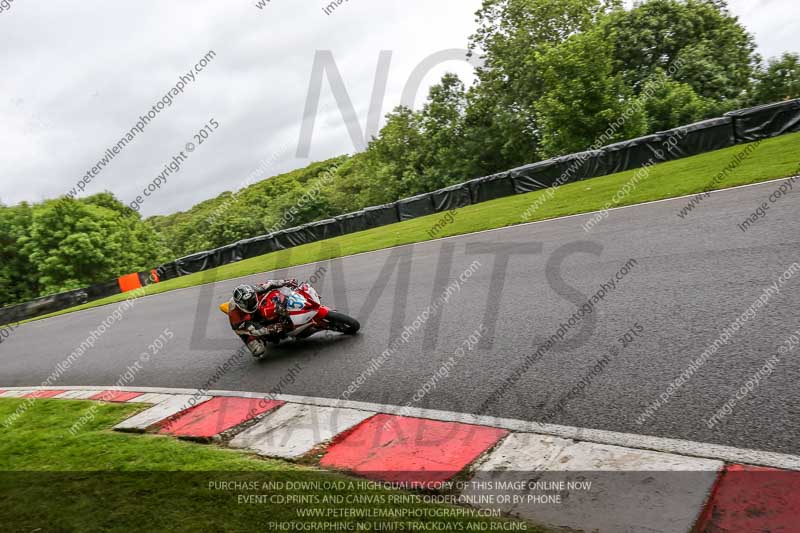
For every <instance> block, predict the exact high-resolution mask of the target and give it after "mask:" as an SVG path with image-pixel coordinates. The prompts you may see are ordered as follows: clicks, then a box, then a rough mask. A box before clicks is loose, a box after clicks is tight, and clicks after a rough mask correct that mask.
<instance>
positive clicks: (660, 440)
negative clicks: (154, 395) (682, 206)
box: [0, 386, 800, 471]
mask: <svg viewBox="0 0 800 533" xmlns="http://www.w3.org/2000/svg"><path fill="white" fill-rule="evenodd" d="M0 389H3V390H8V391H12V392H13V391H14V390H25V391H27V392H31V391H32V390H40V389H44V390H48V389H47V388H46V387H27V388H22V387H0ZM59 389H61V390H90V389H95V390H100V391H102V390H107V389H108V386H106V387H87V386H81V387H69V386H65V387H59ZM121 390H124V391H128V392H158V393H163V394H182V395H190V396H191V395H196V394H199V391H197V390H196V389H169V388H163V387H125V388H123V389H121ZM203 393H204V394H207V395H209V396H236V397H241V398H266V399H269V400H279V401H284V402H287V403H299V404H306V405H318V406H323V407H337V408H346V409H355V410H357V411H372V412H376V413H387V414H394V415H403V416H410V417H416V418H427V419H429V420H441V421H443V422H461V423H464V424H474V425H477V426H488V427H496V428H501V429H507V430H509V431H514V432H519V433H537V434H540V435H551V436H555V437H562V438H566V439H573V440H578V441H586V442H595V443H597V444H610V445H613V446H624V447H628V448H637V449H642V450H652V451H657V452H665V453H676V454H679V455H687V456H691V457H699V458H705V459H717V460H720V461H726V462H729V463H742V464H748V465H755V466H769V467H772V468H782V469H785V470H798V471H800V456H797V455H789V454H783V453H777V452H768V451H762V450H751V449H746V448H735V447H732V446H724V445H720V444H711V443H703V442H694V441H688V440H680V439H669V438H665V437H655V436H649V435H637V434H633V433H620V432H615V431H606V430H601V429H587V428H578V427H572V426H557V425H553V424H540V423H539V422H529V421H526V420H517V419H513V418H496V417H492V416H486V415H474V414H469V413H454V412H452V411H440V410H435V409H420V408H407V407H402V406H397V405H384V404H377V403H368V402H356V401H352V400H347V401H345V400H335V399H331V398H314V397H310V396H294V395H288V394H278V395H273V394H267V393H263V392H242V391H224V390H212V391H203Z"/></svg>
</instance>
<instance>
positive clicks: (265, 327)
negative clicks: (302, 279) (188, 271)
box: [228, 279, 300, 357]
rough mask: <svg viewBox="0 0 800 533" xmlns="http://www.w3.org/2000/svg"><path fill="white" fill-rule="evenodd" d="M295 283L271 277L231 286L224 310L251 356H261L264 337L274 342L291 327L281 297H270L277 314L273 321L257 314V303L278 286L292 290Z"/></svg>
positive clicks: (264, 349) (262, 303)
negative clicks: (262, 280)
mask: <svg viewBox="0 0 800 533" xmlns="http://www.w3.org/2000/svg"><path fill="white" fill-rule="evenodd" d="M299 286H300V285H299V283H298V282H297V280H296V279H274V280H268V281H267V282H266V283H259V284H257V285H255V286H254V285H239V286H238V287H236V289H234V291H233V298H232V299H231V301H230V310H229V312H228V317H229V320H230V323H231V328H232V329H233V331H235V332H236V334H237V335H239V338H240V339H242V342H244V343H245V345H246V346H247V348H248V349H249V350H250V353H251V354H253V356H255V357H261V356H262V355H264V354H265V353H266V351H267V346H266V344H265V343H264V340H263V338H264V337H266V339H267V340H268V341H270V342H275V343H277V342H280V340H281V339H282V338H283V337H284V336H285V335H286V333H288V332H289V331H291V330H292V328H293V327H294V326H293V325H292V321H291V319H290V318H289V312H288V310H287V309H286V301H285V299H284V298H273V303H274V305H275V314H276V315H277V317H276V318H275V319H274V320H272V321H268V320H266V319H265V318H264V317H263V316H262V315H261V313H259V309H260V308H261V306H262V305H264V304H265V303H266V302H265V300H266V298H267V294H269V293H270V292H272V291H274V290H275V289H280V288H282V287H290V288H292V289H296V288H298V287H299Z"/></svg>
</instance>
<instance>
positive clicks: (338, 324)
mask: <svg viewBox="0 0 800 533" xmlns="http://www.w3.org/2000/svg"><path fill="white" fill-rule="evenodd" d="M325 323H326V324H327V325H328V329H329V330H331V331H337V332H339V333H344V334H345V335H355V334H356V333H358V330H360V329H361V324H360V323H359V322H358V320H356V319H355V318H353V317H349V316H347V315H345V314H344V313H337V312H336V311H330V312H329V313H328V316H326V317H325Z"/></svg>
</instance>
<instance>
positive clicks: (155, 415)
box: [114, 395, 211, 431]
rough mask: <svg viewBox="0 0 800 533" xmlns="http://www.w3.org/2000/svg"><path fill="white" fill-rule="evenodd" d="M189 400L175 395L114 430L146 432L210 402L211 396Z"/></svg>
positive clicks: (115, 427) (120, 424) (122, 423)
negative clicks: (164, 421)
mask: <svg viewBox="0 0 800 533" xmlns="http://www.w3.org/2000/svg"><path fill="white" fill-rule="evenodd" d="M191 399H192V397H190V396H187V395H176V396H174V397H173V398H171V399H169V400H166V401H163V402H161V403H159V404H156V405H154V406H153V407H151V408H150V409H147V410H146V411H142V412H141V413H139V414H137V415H134V416H133V417H131V418H129V419H127V420H123V421H122V422H120V423H119V424H117V425H116V426H114V429H116V430H120V431H146V430H147V428H149V427H151V426H153V425H155V424H157V423H158V422H161V421H162V420H165V419H167V418H169V417H171V416H173V415H176V414H178V413H180V412H181V411H185V410H186V409H189V408H191V407H194V406H196V405H200V404H201V403H203V402H206V401H208V400H210V399H211V396H199V397H197V398H195V400H196V401H194V402H192V401H190V400H191Z"/></svg>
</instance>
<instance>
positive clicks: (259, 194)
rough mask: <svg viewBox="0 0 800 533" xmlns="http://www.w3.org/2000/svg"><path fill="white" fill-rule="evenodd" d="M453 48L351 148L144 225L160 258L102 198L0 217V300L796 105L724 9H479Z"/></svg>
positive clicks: (578, 4)
mask: <svg viewBox="0 0 800 533" xmlns="http://www.w3.org/2000/svg"><path fill="white" fill-rule="evenodd" d="M469 47H470V50H471V54H473V55H474V56H476V57H478V58H480V59H481V60H482V66H481V67H480V68H478V69H477V70H476V82H475V83H474V84H473V85H472V86H470V87H466V86H465V84H464V83H463V82H462V81H461V80H460V79H459V78H458V76H456V75H454V74H447V75H445V76H444V77H443V78H442V79H441V81H440V82H439V83H438V84H436V85H434V86H433V87H432V88H431V89H430V91H429V94H428V98H427V101H426V102H425V104H424V105H423V106H422V108H421V109H419V110H411V109H407V108H404V107H398V108H395V109H394V110H392V111H391V112H390V113H389V114H388V115H387V116H386V121H385V125H384V127H383V128H382V129H381V131H380V132H379V134H378V135H377V136H376V137H374V138H373V139H371V141H370V142H369V144H368V147H367V149H366V150H365V151H364V152H361V153H357V154H354V155H343V156H341V157H338V158H334V159H331V160H328V161H323V162H317V163H314V164H312V165H309V166H308V167H306V168H302V169H298V170H294V171H292V172H289V173H286V174H282V175H280V176H276V177H273V178H270V179H267V180H264V181H260V182H258V183H255V184H253V185H251V186H249V187H246V188H244V189H242V190H240V191H236V192H233V193H231V192H226V193H224V194H222V195H220V196H219V197H217V198H215V199H211V200H207V201H205V202H203V203H200V204H198V205H196V206H194V207H193V208H191V209H190V210H188V211H186V212H181V213H176V214H172V215H169V216H157V217H153V218H151V219H149V220H147V221H146V222H147V224H148V225H149V227H150V228H152V229H153V230H155V233H156V234H157V235H159V236H160V237H161V238H162V239H163V241H164V242H165V243H166V247H167V250H168V251H166V252H165V251H163V249H162V248H160V247H159V246H158V245H157V244H154V243H155V236H154V235H153V233H152V232H148V231H147V230H146V229H144V228H143V227H142V225H141V222H140V221H139V220H138V219H137V218H136V217H135V216H134V215H133V214H132V213H125V212H124V211H122V210H120V209H116V208H114V207H113V204H114V201H113V199H112V198H110V197H107V196H103V198H104V200H103V202H105V203H103V202H101V201H99V200H98V199H97V198H95V199H94V200H92V199H91V198H90V199H86V200H83V201H81V202H71V201H67V200H55V201H52V202H46V203H45V204H43V205H42V206H33V207H31V206H27V205H21V206H16V207H14V208H3V209H0V222H1V223H2V226H3V232H2V238H1V239H0V254H2V259H3V262H2V265H0V282H1V283H2V285H0V298H2V303H9V302H13V301H18V300H22V299H26V298H29V297H31V296H32V295H37V294H41V293H43V292H51V291H53V290H60V289H64V288H71V287H75V286H79V285H81V284H85V283H86V282H90V281H102V280H103V277H105V278H111V277H114V276H116V275H119V274H122V273H125V272H128V271H132V270H135V269H136V268H138V267H140V266H141V267H150V266H154V265H155V264H156V263H157V261H156V260H157V259H158V258H168V259H174V258H177V257H181V256H184V255H188V254H191V253H194V252H198V251H201V250H204V249H210V248H215V247H219V246H223V245H226V244H230V243H233V242H236V241H237V240H240V239H244V238H249V237H254V236H257V235H261V234H265V233H268V232H270V231H274V230H278V229H283V228H287V227H292V226H297V225H300V224H304V223H307V222H311V221H314V220H320V219H324V218H328V217H331V216H335V215H339V214H343V213H347V212H350V211H355V210H358V209H361V208H364V207H366V206H369V205H377V204H382V203H387V202H392V201H395V200H397V199H400V198H403V197H408V196H412V195H415V194H419V193H421V192H426V191H431V190H435V189H437V188H440V187H445V186H448V185H451V184H455V183H459V182H463V181H466V180H468V179H472V178H476V177H479V176H485V175H489V174H493V173H495V172H499V171H503V170H507V169H509V168H513V167H515V166H519V165H522V164H526V163H532V162H535V161H538V160H541V159H545V158H547V157H552V156H558V155H563V154H567V153H570V152H577V151H583V150H586V149H589V148H596V147H598V146H602V145H603V144H609V143H611V142H615V141H618V140H622V139H625V138H631V137H635V136H638V135H642V134H647V133H651V132H655V131H663V130H666V129H669V128H672V127H676V126H680V125H683V124H687V123H691V122H694V121H697V120H702V119H705V118H710V117H714V116H719V115H720V114H721V113H724V112H726V111H729V110H731V109H735V108H740V107H745V106H748V105H757V104H762V103H768V102H773V101H777V100H783V99H787V98H795V97H798V96H800V57H798V56H797V55H796V54H785V55H783V56H782V57H780V58H775V59H772V60H770V61H769V62H768V63H767V64H766V65H765V64H764V63H763V61H762V59H761V58H760V57H759V56H758V55H757V54H756V53H755V46H754V41H753V38H752V36H751V35H750V34H749V33H748V32H747V31H746V29H745V28H744V27H743V26H742V25H741V24H740V23H739V21H738V20H737V18H736V17H734V16H732V15H731V14H730V13H729V11H728V9H727V5H726V2H725V0H646V1H644V2H637V3H636V5H635V6H634V7H633V8H631V9H624V8H623V7H622V6H621V2H620V1H619V0H484V2H483V5H482V7H481V8H480V9H479V10H478V12H477V13H476V30H475V32H474V33H473V35H472V36H471V37H470V43H469ZM612 125H613V127H611V126H612ZM7 225H8V227H9V228H10V230H9V231H6V230H5V228H6V226H7ZM111 226H115V228H114V229H111ZM54 228H55V229H54ZM103 231H109V232H111V233H110V235H109V236H108V237H107V238H104V239H101V238H99V236H100V234H101V233H102V232H103ZM123 243H135V246H128V247H126V246H123ZM146 246H153V248H151V249H149V250H147V251H144V248H143V247H146ZM32 264H35V266H31V265H32Z"/></svg>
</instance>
